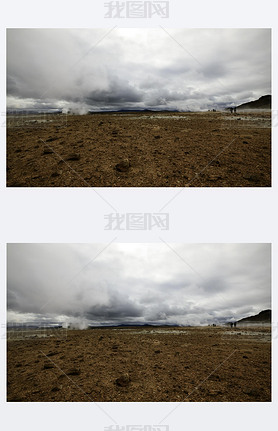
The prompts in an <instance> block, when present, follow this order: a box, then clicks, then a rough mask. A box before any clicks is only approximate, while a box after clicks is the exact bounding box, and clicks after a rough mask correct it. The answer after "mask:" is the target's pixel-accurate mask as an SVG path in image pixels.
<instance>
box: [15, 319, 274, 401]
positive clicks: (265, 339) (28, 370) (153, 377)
mask: <svg viewBox="0 0 278 431" xmlns="http://www.w3.org/2000/svg"><path fill="white" fill-rule="evenodd" d="M8 334H9V333H8ZM270 336H271V332H270V328H260V327H257V328H252V329H249V328H248V329H239V328H234V329H230V328H227V327H185V328H181V327H164V328H163V327H158V328H138V327H137V328H128V329H125V328H121V329H119V328H110V329H88V330H83V331H77V330H68V331H67V332H65V331H62V330H54V331H53V330H52V331H51V330H46V331H45V332H44V333H43V334H42V333H40V332H37V333H36V331H35V332H34V331H30V332H29V331H23V332H19V333H17V332H15V333H10V334H9V339H8V349H7V400H8V401H9V402H15V401H17V402H24V401H87V402H92V401H111V402H112V401H174V402H178V401H183V402H202V401H210V402H223V401H235V402H237V401H244V402H253V401H271V341H270Z"/></svg>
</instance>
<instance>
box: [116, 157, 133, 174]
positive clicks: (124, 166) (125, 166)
mask: <svg viewBox="0 0 278 431" xmlns="http://www.w3.org/2000/svg"><path fill="white" fill-rule="evenodd" d="M129 168H130V162H129V160H128V159H124V160H122V161H121V162H119V163H117V164H116V170H117V171H119V172H127V171H128V170H129Z"/></svg>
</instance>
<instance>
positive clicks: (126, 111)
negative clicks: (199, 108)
mask: <svg viewBox="0 0 278 431" xmlns="http://www.w3.org/2000/svg"><path fill="white" fill-rule="evenodd" d="M137 112H140V114H142V113H143V114H148V113H159V114H163V113H165V112H170V113H171V112H180V111H178V110H177V109H161V110H160V109H137V108H133V109H132V108H131V109H117V110H115V111H109V110H105V111H104V110H103V111H92V110H90V111H89V114H135V113H137Z"/></svg>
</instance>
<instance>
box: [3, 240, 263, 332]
mask: <svg viewBox="0 0 278 431" xmlns="http://www.w3.org/2000/svg"><path fill="white" fill-rule="evenodd" d="M173 247H174V249H175V251H176V252H177V254H178V256H180V257H178V256H177V255H176V254H175V253H174V252H173V251H172V250H169V249H168V247H166V246H165V244H113V245H110V247H108V248H107V249H105V251H103V252H102V253H100V252H101V250H102V249H103V248H104V246H103V245H90V244H76V245H69V244H10V245H9V246H8V290H7V298H8V316H9V320H10V321H30V320H32V319H33V320H43V321H45V320H47V319H50V320H51V321H53V320H55V319H56V321H80V320H81V321H82V322H83V321H86V322H87V323H88V322H91V323H94V324H104V323H105V324H109V323H110V324H111V323H125V322H136V323H140V322H141V323H146V322H152V323H160V324H162V323H174V324H205V323H211V322H215V321H218V322H222V321H225V320H227V319H230V318H231V317H234V318H237V319H238V318H241V317H243V316H246V315H248V314H254V313H256V312H259V311H261V310H262V309H265V308H269V307H270V285H271V281H270V262H271V256H270V246H269V245H267V244H192V245H180V244H173ZM99 253H100V254H99ZM96 256H98V257H97V258H95V257H96Z"/></svg>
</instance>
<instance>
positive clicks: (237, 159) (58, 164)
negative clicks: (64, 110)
mask: <svg viewBox="0 0 278 431" xmlns="http://www.w3.org/2000/svg"><path fill="white" fill-rule="evenodd" d="M7 186H9V187H270V186H271V112H270V110H265V111H263V110H262V111H256V110H252V111H241V112H239V111H238V112H237V113H233V114H231V113H230V112H227V111H222V112H150V111H146V112H141V113H138V112H129V113H106V114H88V115H64V114H44V115H8V117H7Z"/></svg>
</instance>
